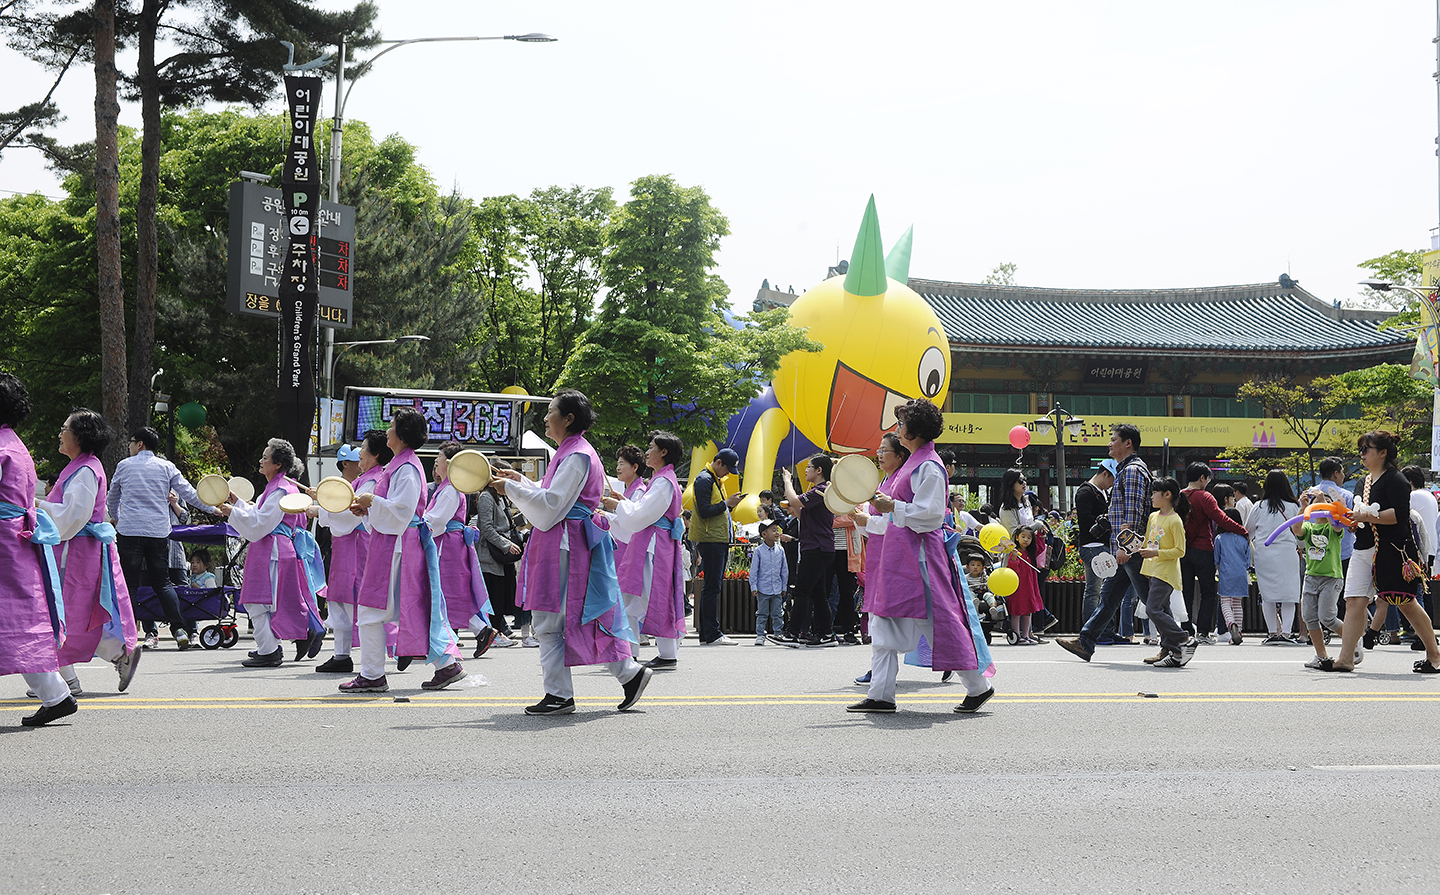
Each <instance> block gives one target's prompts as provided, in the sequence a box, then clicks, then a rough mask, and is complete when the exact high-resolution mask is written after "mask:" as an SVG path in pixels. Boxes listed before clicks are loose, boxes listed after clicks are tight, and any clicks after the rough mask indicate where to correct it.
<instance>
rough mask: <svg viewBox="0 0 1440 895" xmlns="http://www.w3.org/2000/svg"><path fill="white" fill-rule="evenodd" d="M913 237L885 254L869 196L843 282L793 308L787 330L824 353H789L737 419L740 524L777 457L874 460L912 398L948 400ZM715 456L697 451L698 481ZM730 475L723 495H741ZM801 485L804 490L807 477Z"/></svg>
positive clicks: (944, 343) (732, 424) (946, 351)
mask: <svg viewBox="0 0 1440 895" xmlns="http://www.w3.org/2000/svg"><path fill="white" fill-rule="evenodd" d="M912 233H913V229H912V230H910V231H906V233H905V235H904V236H902V237H901V238H900V240H899V242H897V243H896V244H895V246H894V247H893V248H892V249H891V250H890V254H889V255H888V256H886V255H885V254H884V253H883V249H882V247H881V242H880V220H879V217H878V216H877V215H876V213H875V197H874V196H871V197H870V202H869V204H868V205H867V206H866V207H865V216H864V219H863V220H862V221H861V224H860V233H859V235H858V236H857V237H856V239H855V250H854V251H853V252H852V253H851V255H850V266H849V269H848V270H847V271H846V272H845V274H844V276H843V277H841V276H836V277H831V278H830V279H827V280H825V281H824V282H822V283H820V284H818V285H816V286H814V287H812V288H811V289H809V290H808V291H806V292H805V294H804V295H801V296H800V297H799V298H797V299H796V300H795V303H794V304H793V305H791V307H790V323H791V324H792V325H794V326H799V327H805V329H806V331H807V334H808V335H809V336H810V338H811V339H814V340H815V341H817V342H820V343H821V344H823V345H824V348H823V349H822V350H820V351H817V352H807V351H794V352H791V353H790V354H787V355H785V357H783V358H781V360H780V367H779V369H778V370H777V371H776V372H775V376H774V378H773V379H772V380H771V382H770V385H769V387H767V388H766V389H765V390H764V391H763V392H761V394H760V395H759V396H758V397H757V398H755V400H753V401H751V402H750V404H749V405H748V406H746V408H745V409H744V410H742V411H740V412H739V413H737V414H736V415H735V416H733V417H731V418H730V421H729V424H728V433H727V437H726V439H725V444H724V446H725V447H729V448H733V449H734V450H735V451H736V453H738V454H739V455H740V456H741V457H742V458H743V459H742V463H741V468H742V472H743V477H744V485H743V490H744V491H746V492H747V496H746V497H745V499H744V500H743V501H741V502H740V504H739V505H738V506H736V507H735V509H734V511H733V512H732V516H733V518H734V519H735V520H736V521H737V522H753V521H755V520H756V519H757V518H758V515H757V513H756V509H757V507H758V506H759V497H758V495H759V493H760V491H762V490H766V489H769V488H770V487H771V484H772V481H773V479H774V475H775V464H776V462H777V459H779V458H780V457H782V456H783V457H785V458H786V460H787V461H788V462H791V463H793V462H795V461H798V460H803V459H805V458H806V457H808V456H810V455H811V454H813V453H815V452H817V451H821V450H824V451H829V452H833V453H838V454H851V453H865V454H873V452H874V450H875V447H876V445H877V444H878V443H879V441H880V436H881V435H882V434H884V433H885V432H887V431H891V430H892V429H894V427H895V414H894V409H895V408H896V407H897V406H899V405H901V404H903V403H905V402H906V401H909V400H911V399H912V398H924V399H926V400H929V401H931V402H933V403H935V404H937V405H938V404H940V403H941V402H942V401H943V400H944V395H945V393H946V391H947V389H948V386H949V383H950V342H949V340H948V339H947V338H946V336H945V329H944V327H943V326H941V324H940V318H938V317H937V316H935V312H934V311H933V310H932V309H931V308H930V306H929V305H928V304H927V303H926V302H925V300H924V299H923V298H921V297H920V296H919V294H917V293H916V292H915V291H914V290H913V289H911V288H910V287H909V286H908V285H907V281H908V280H909V278H910V243H911V236H912ZM718 450H719V447H718V446H716V445H715V444H714V443H713V442H711V443H708V444H705V445H698V446H696V448H695V449H694V450H693V451H692V452H691V458H690V473H691V480H692V481H693V479H694V476H695V474H696V473H698V472H699V471H700V469H702V468H703V467H704V466H705V464H707V463H709V462H710V460H711V458H713V457H714V456H715V453H716V452H717V451H718ZM733 478H734V477H731V481H729V482H727V484H726V487H725V490H726V493H729V494H733V493H735V491H736V485H735V484H734V483H733ZM797 481H798V482H800V483H802V486H803V478H800V479H797ZM686 503H687V504H691V503H692V495H691V494H690V489H689V487H688V486H687V488H686Z"/></svg>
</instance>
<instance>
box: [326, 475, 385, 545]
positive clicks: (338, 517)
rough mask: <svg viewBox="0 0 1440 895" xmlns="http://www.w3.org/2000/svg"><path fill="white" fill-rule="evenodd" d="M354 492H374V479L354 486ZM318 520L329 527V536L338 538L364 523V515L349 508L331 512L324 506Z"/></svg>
mask: <svg viewBox="0 0 1440 895" xmlns="http://www.w3.org/2000/svg"><path fill="white" fill-rule="evenodd" d="M355 493H356V494H357V495H359V494H373V493H375V480H374V479H371V480H370V481H368V482H366V483H365V484H363V485H361V486H360V487H359V488H356V489H355ZM319 521H320V524H321V525H323V526H325V527H326V528H328V529H330V536H331V537H336V538H340V537H344V536H345V535H348V534H350V533H351V532H353V531H355V529H357V528H359V527H360V526H361V525H362V524H364V522H365V517H364V516H357V515H355V514H354V513H352V512H350V511H349V510H341V511H340V512H338V513H332V512H330V511H329V510H327V509H325V508H324V507H321V508H320V518H319Z"/></svg>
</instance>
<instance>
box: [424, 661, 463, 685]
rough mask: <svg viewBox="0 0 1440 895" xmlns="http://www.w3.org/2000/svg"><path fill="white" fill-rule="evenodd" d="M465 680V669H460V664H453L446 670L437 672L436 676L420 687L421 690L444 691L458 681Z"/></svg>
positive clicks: (441, 669)
mask: <svg viewBox="0 0 1440 895" xmlns="http://www.w3.org/2000/svg"><path fill="white" fill-rule="evenodd" d="M464 679H465V669H463V668H461V667H460V663H459V662H452V663H450V664H449V665H446V666H445V667H444V668H440V669H438V670H436V672H435V676H434V677H432V678H430V680H428V681H425V682H424V683H422V684H421V685H420V689H421V690H444V689H445V688H446V687H448V686H450V685H451V684H453V683H455V682H456V681H463V680H464Z"/></svg>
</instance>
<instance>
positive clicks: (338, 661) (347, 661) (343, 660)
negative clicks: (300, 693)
mask: <svg viewBox="0 0 1440 895" xmlns="http://www.w3.org/2000/svg"><path fill="white" fill-rule="evenodd" d="M315 670H316V671H318V672H320V673H321V674H352V673H354V671H355V660H353V659H351V658H350V657H349V656H331V657H330V658H329V660H327V661H326V662H325V663H324V664H321V665H316V666H315Z"/></svg>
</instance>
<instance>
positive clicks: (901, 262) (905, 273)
mask: <svg viewBox="0 0 1440 895" xmlns="http://www.w3.org/2000/svg"><path fill="white" fill-rule="evenodd" d="M914 237H915V227H914V225H911V227H910V229H909V230H906V231H905V235H904V236H902V237H900V241H899V242H897V243H895V247H894V248H892V249H891V250H890V254H888V255H886V256H885V275H886V276H887V277H889V278H890V279H892V280H894V281H896V282H897V283H908V282H909V281H910V242H911V240H913V239H914Z"/></svg>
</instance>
